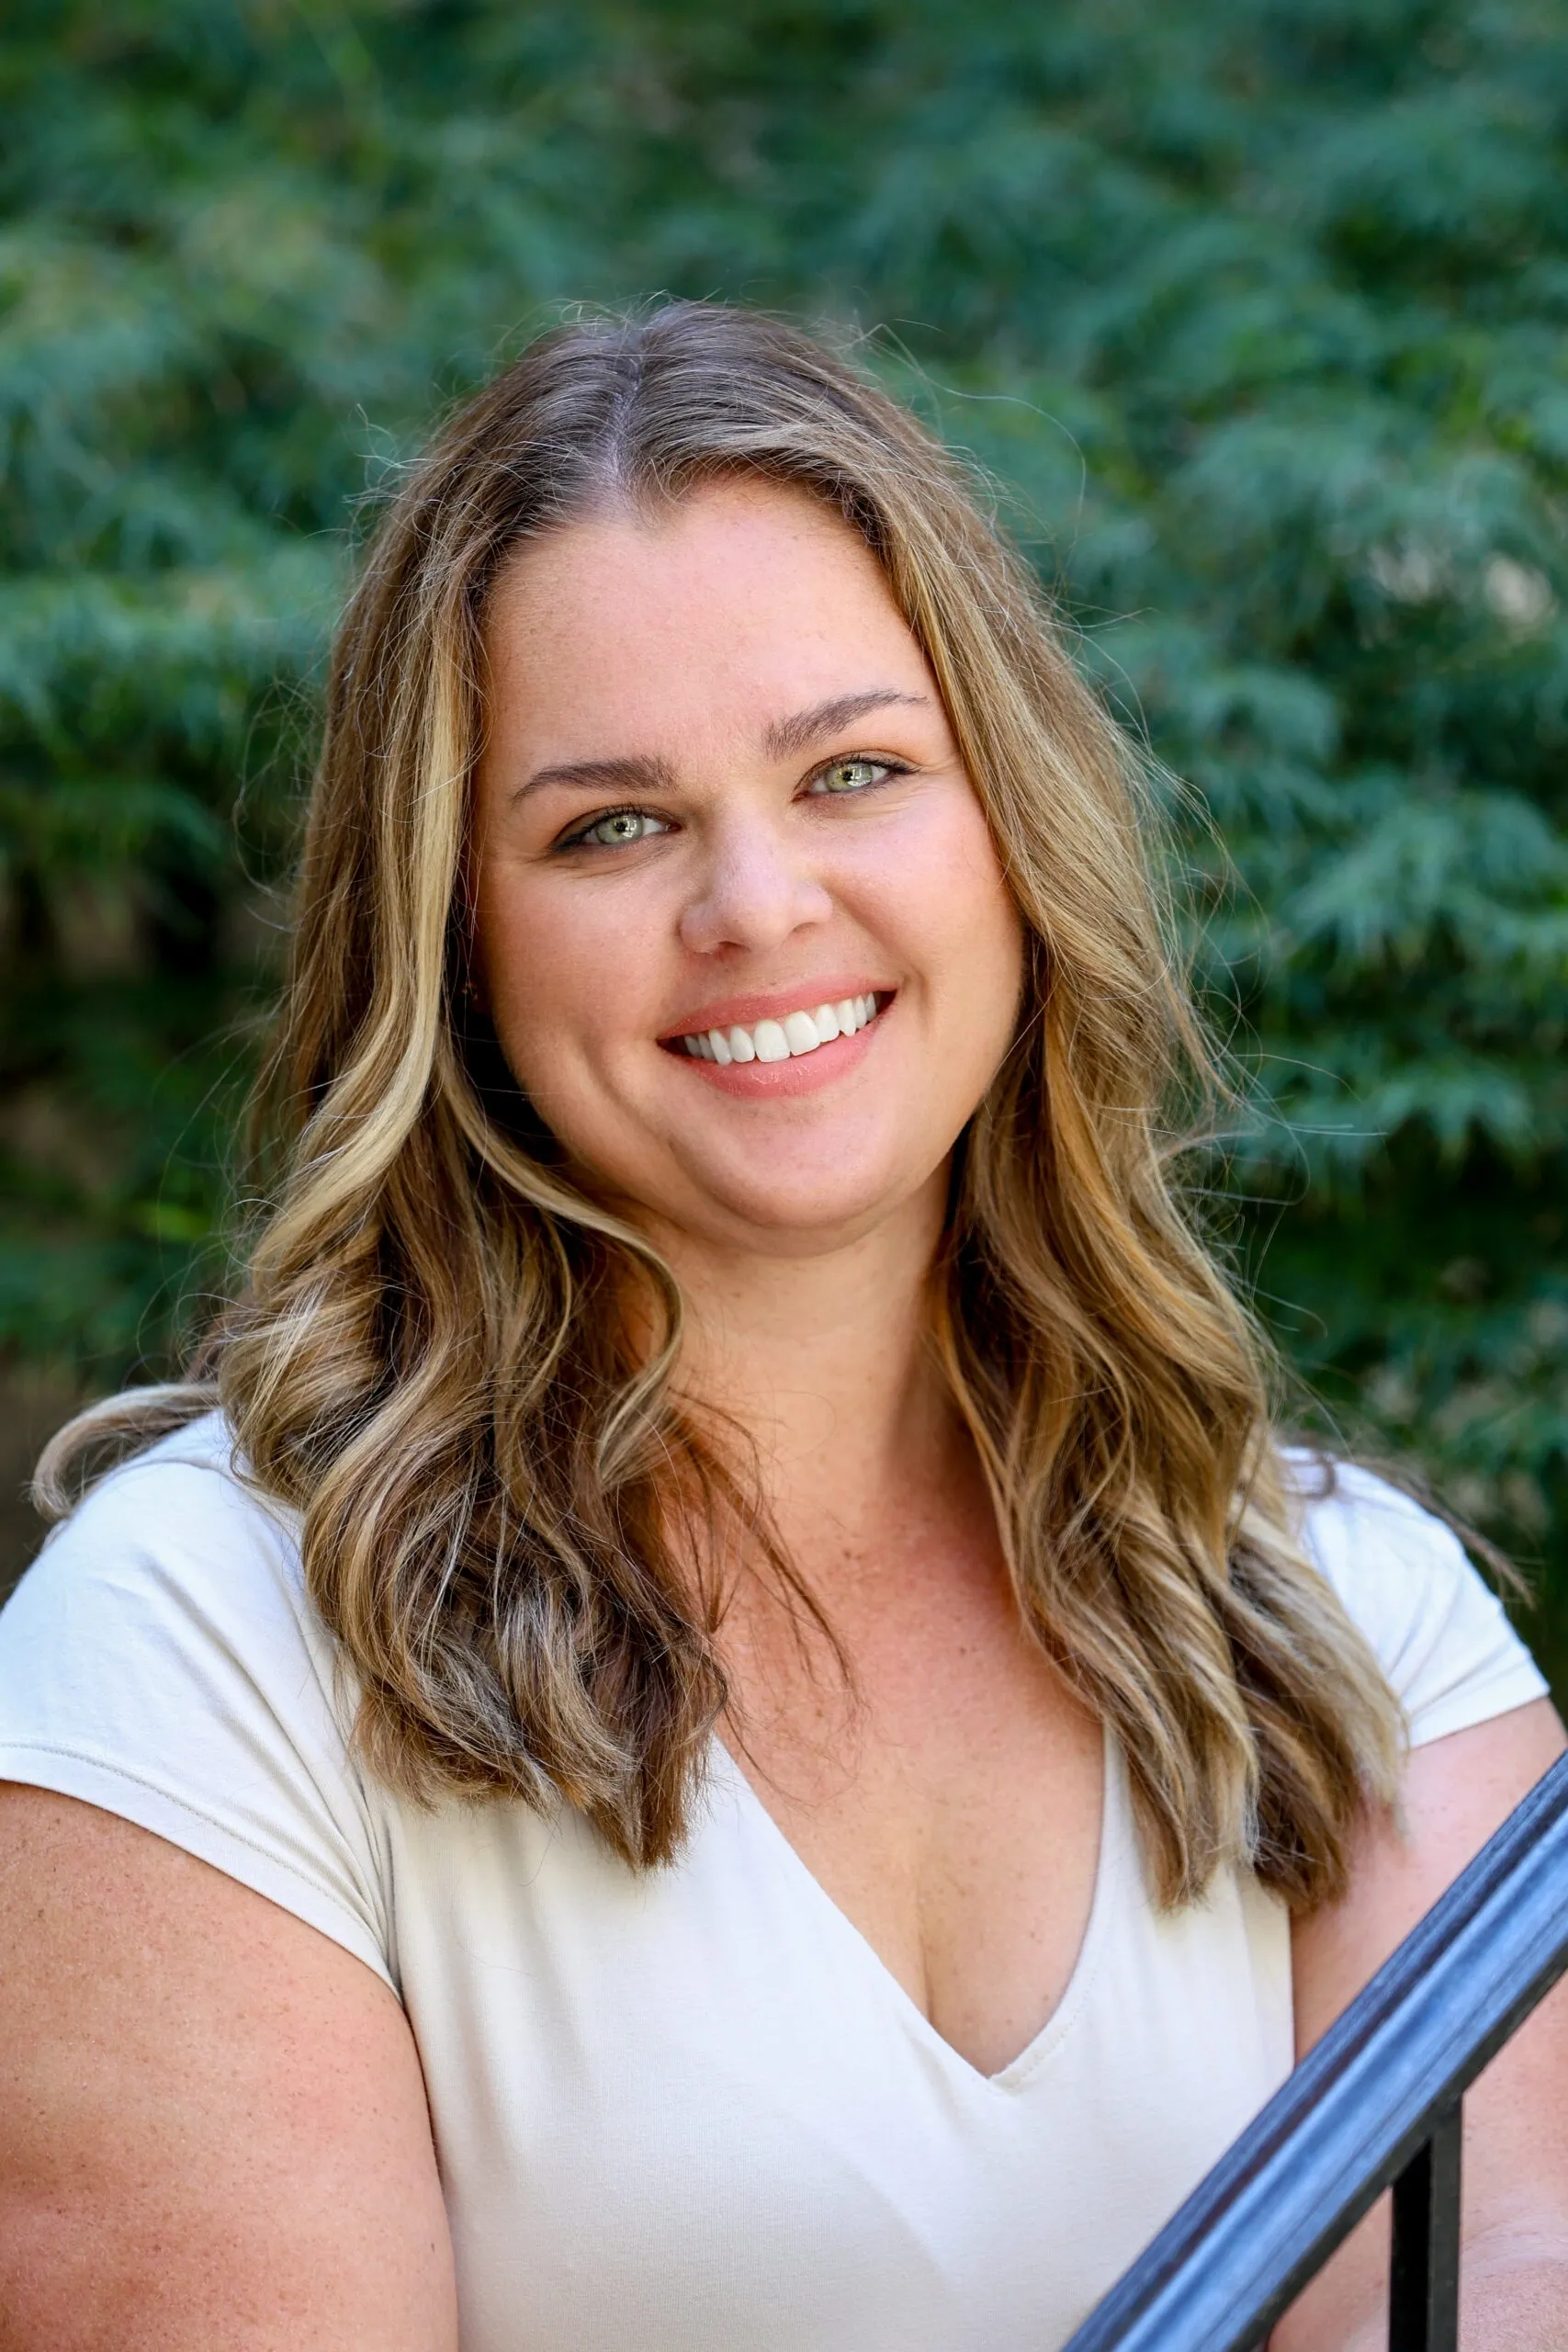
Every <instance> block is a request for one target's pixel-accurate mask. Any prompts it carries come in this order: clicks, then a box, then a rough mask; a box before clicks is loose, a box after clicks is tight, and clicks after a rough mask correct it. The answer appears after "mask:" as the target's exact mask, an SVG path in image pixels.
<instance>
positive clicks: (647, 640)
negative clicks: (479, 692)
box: [486, 482, 931, 735]
mask: <svg viewBox="0 0 1568 2352" xmlns="http://www.w3.org/2000/svg"><path fill="white" fill-rule="evenodd" d="M486 643H487V650H488V656H489V667H490V674H491V693H492V697H493V701H494V709H493V713H492V719H493V722H494V724H495V725H496V726H497V727H500V728H502V729H513V728H521V729H525V730H526V731H527V732H528V733H529V734H530V735H533V734H535V733H536V732H537V731H539V730H541V729H542V730H544V731H545V732H547V733H552V734H553V733H554V732H556V731H557V730H558V729H559V728H560V727H561V726H562V725H563V724H567V723H570V724H572V725H574V726H581V723H582V721H583V720H584V719H592V722H593V724H594V727H595V730H596V731H600V732H602V731H603V729H604V727H605V725H606V724H614V723H615V722H617V721H632V720H637V721H640V722H642V723H643V724H644V725H646V724H647V722H648V721H649V720H650V719H653V718H657V717H658V716H660V715H663V716H665V717H667V718H670V720H671V722H672V723H679V721H680V720H681V719H682V716H688V717H689V716H693V715H694V714H695V713H697V712H698V711H702V712H707V713H711V711H712V709H713V707H715V705H716V704H728V705H730V706H734V705H735V704H737V703H744V704H745V705H747V706H748V707H749V708H750V710H751V711H752V712H756V711H759V710H760V711H762V712H763V713H764V714H765V715H768V716H772V715H773V711H774V710H775V708H776V709H794V708H795V707H799V706H800V705H801V704H803V703H806V702H809V701H814V700H822V699H827V698H829V697H830V696H832V695H837V694H844V693H849V692H852V691H853V690H855V689H856V688H858V687H861V686H863V685H864V684H865V682H866V678H867V675H868V674H869V673H868V664H869V665H870V668H871V671H872V672H874V674H875V676H876V677H877V679H878V680H880V681H883V682H885V683H886V684H890V685H893V686H897V687H903V688H907V689H908V691H909V692H911V693H929V692H931V677H930V673H929V671H928V669H927V666H926V662H925V660H924V657H923V655H922V654H921V651H920V649H919V645H918V644H917V643H916V640H915V639H914V637H913V636H912V634H911V632H910V630H909V628H908V624H907V623H906V622H905V620H904V617H903V616H902V614H901V613H900V612H899V610H898V607H897V604H896V603H895V602H894V599H893V595H892V593H891V591H890V589H889V587H888V584H887V580H886V574H885V573H884V571H883V570H882V567H881V565H880V564H879V563H878V562H877V560H876V558H875V557H874V555H873V553H872V551H871V549H870V548H868V547H867V546H866V544H865V542H864V540H863V538H862V537H860V535H859V534H858V532H856V531H854V530H852V528H851V526H849V525H848V524H847V523H845V522H844V521H843V520H842V518H841V517H840V516H839V515H836V514H834V513H832V512H831V511H830V510H829V509H828V508H827V507H825V506H823V505H822V504H821V503H819V502H818V501H817V500H816V499H813V498H811V497H810V496H808V495H807V493H806V492H801V491H797V490H792V489H786V488H780V487H777V486H774V485H773V484H766V483H755V482H726V483H721V484H715V485H711V486H708V487H705V488H704V489H702V490H699V491H696V492H693V493H692V494H691V495H690V496H689V497H686V498H684V499H682V501H681V502H680V503H678V504H675V505H672V506H670V507H667V508H663V509H659V510H655V511H654V512H652V513H647V512H643V511H639V510H634V509H628V508H615V509H613V510H611V511H609V512H607V513H598V514H594V515H589V516H587V517H585V518H584V519H583V520H581V522H577V523H573V524H571V525H569V526H567V527H566V528H564V529H562V530H559V531H557V532H554V533H552V534H550V535H549V536H548V537H545V538H542V539H538V540H535V541H532V542H530V543H529V545H528V546H526V547H525V548H523V549H522V550H521V551H520V552H519V553H518V554H517V555H515V556H514V557H513V559H512V560H511V561H510V562H509V563H508V564H507V566H506V568H505V570H504V571H502V575H501V577H500V579H499V580H498V582H497V583H496V587H495V591H494V594H493V596H492V599H491V607H490V611H489V614H488V616H487V627H486Z"/></svg>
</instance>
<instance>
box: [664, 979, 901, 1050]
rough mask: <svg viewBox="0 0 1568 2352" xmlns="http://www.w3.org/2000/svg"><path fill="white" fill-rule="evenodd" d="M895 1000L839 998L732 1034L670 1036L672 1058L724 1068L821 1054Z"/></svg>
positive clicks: (713, 1031) (889, 996) (720, 1031)
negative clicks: (685, 1057) (820, 1050)
mask: <svg viewBox="0 0 1568 2352" xmlns="http://www.w3.org/2000/svg"><path fill="white" fill-rule="evenodd" d="M892 1001H893V998H892V992H891V991H888V992H887V993H886V994H884V995H881V996H877V995H873V994H870V993H868V994H866V995H864V996H846V997H840V999H839V1001H838V1002H837V1004H818V1005H815V1006H813V1008H812V1009H811V1011H810V1012H806V1011H804V1010H803V1011H801V1012H786V1013H785V1014H784V1017H783V1019H782V1020H779V1021H754V1022H753V1023H751V1025H750V1028H743V1027H741V1026H740V1024H739V1023H737V1024H736V1025H735V1026H734V1027H733V1028H729V1029H703V1030H697V1031H694V1032H691V1033H688V1034H687V1035H682V1036H680V1037H671V1039H669V1040H668V1044H669V1048H670V1051H671V1053H679V1052H681V1051H682V1049H684V1051H685V1052H686V1053H688V1054H690V1055H691V1056H692V1057H693V1059H694V1061H705V1062H717V1063H718V1064H719V1065H720V1066H721V1067H722V1068H728V1065H729V1064H730V1063H731V1062H787V1061H794V1060H796V1059H798V1058H799V1057H801V1056H802V1055H804V1054H814V1053H816V1052H817V1050H818V1047H819V1046H830V1045H832V1044H833V1042H834V1040H835V1039H836V1038H839V1037H852V1036H853V1035H855V1033H856V1032H857V1030H861V1029H864V1028H866V1027H867V1026H868V1025H869V1024H870V1023H872V1022H873V1021H874V1020H875V1019H876V1017H877V1015H878V1013H879V1012H883V1011H884V1009H885V1008H886V1006H887V1005H889V1004H891V1002H892Z"/></svg>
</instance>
